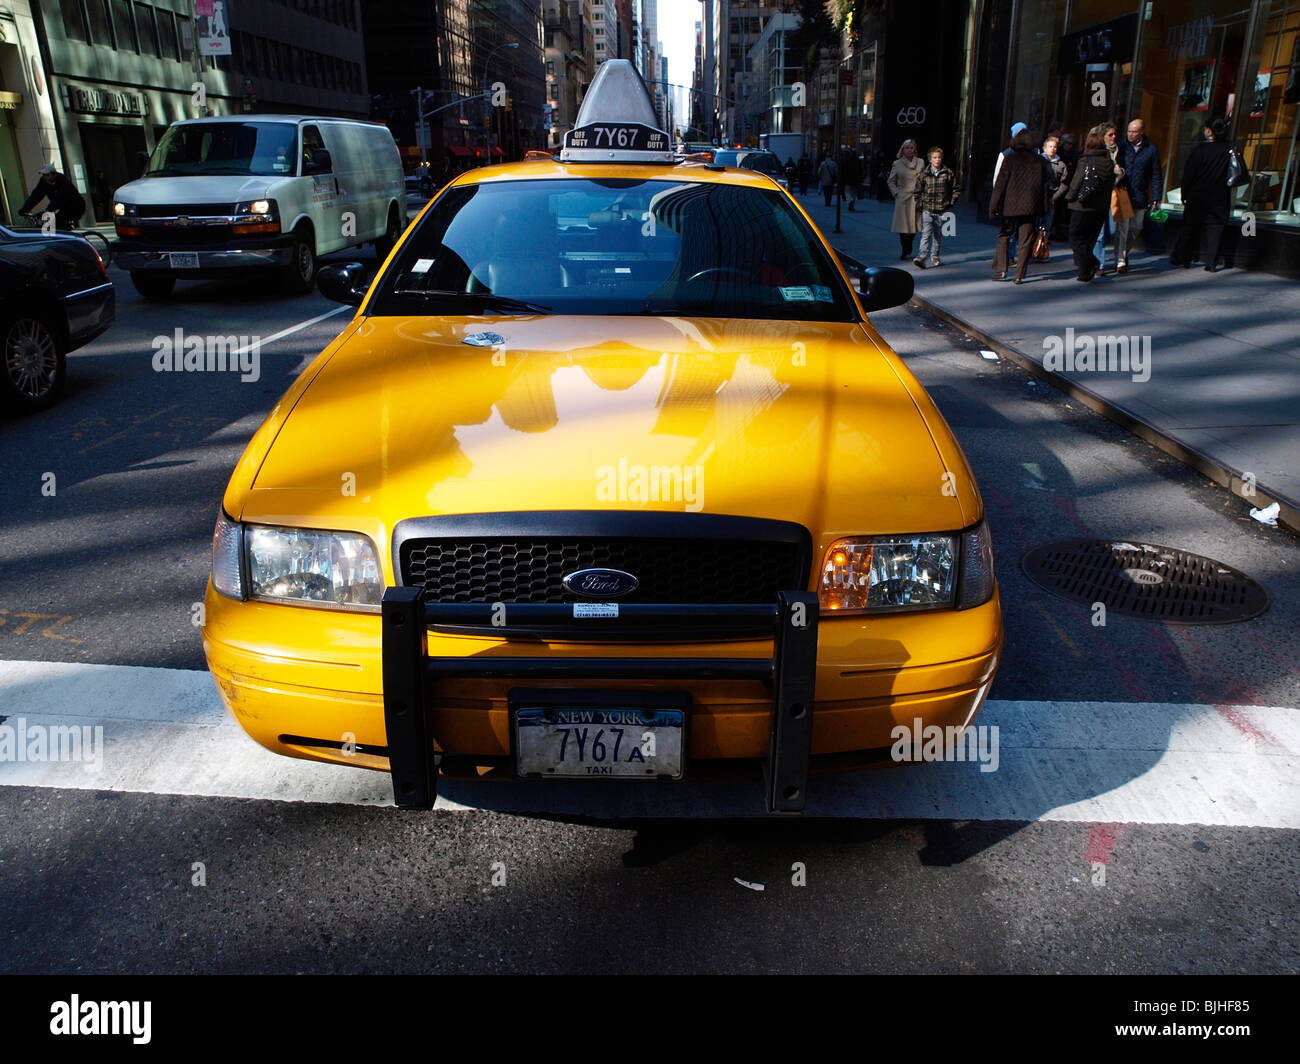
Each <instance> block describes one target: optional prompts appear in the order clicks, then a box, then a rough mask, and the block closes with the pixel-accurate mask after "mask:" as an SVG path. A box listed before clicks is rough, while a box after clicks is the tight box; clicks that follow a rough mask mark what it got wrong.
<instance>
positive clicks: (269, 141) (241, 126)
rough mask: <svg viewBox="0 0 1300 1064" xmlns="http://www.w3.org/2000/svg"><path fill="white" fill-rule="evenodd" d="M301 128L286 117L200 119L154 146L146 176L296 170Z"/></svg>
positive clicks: (269, 174) (273, 173)
mask: <svg viewBox="0 0 1300 1064" xmlns="http://www.w3.org/2000/svg"><path fill="white" fill-rule="evenodd" d="M297 139H298V129H297V127H296V126H292V125H288V124H286V123H284V122H196V123H194V124H192V125H177V126H172V127H171V129H169V130H167V132H166V133H165V134H164V135H163V139H162V140H160V141H159V142H158V146H157V147H156V148H154V151H153V156H152V158H150V160H149V169H148V170H146V171H145V174H144V176H145V177H177V176H181V175H188V174H260V175H263V176H266V177H284V176H287V175H289V174H292V173H293V172H294V169H295V167H294V164H295V162H296V161H297Z"/></svg>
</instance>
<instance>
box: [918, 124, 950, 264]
mask: <svg viewBox="0 0 1300 1064" xmlns="http://www.w3.org/2000/svg"><path fill="white" fill-rule="evenodd" d="M925 156H926V158H927V159H928V160H929V163H930V165H929V166H927V167H926V168H925V169H924V170H922V171H921V176H920V177H918V178H917V183H916V201H917V203H918V204H920V206H921V247H920V250H919V251H918V252H917V255H916V258H914V259H913V260H912V265H913V266H919V267H920V268H921V269H923V270H924V269H925V264H926V259H927V256H928V258H929V263H930V265H931V266H942V265H943V263H942V262H941V261H940V259H939V241H940V238H941V236H942V235H943V215H944V214H945V213H946V212H948V211H950V210H952V205H953V204H954V203H956V202H957V175H956V174H954V173H953V172H952V171H951V170H950V169H948V167H946V166H944V165H943V149H942V148H931V149H930V150H929V151H928V152H926V153H925Z"/></svg>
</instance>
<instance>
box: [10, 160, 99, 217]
mask: <svg viewBox="0 0 1300 1064" xmlns="http://www.w3.org/2000/svg"><path fill="white" fill-rule="evenodd" d="M43 199H48V200H49V201H50V202H49V206H48V207H47V208H46V209H47V210H49V211H52V212H53V213H54V225H55V228H56V229H60V230H62V231H64V232H70V231H71V230H72V228H73V227H74V226H75V225H76V224H77V222H78V221H80V220H81V216H82V215H83V214H85V213H86V201H85V200H84V199H82V198H81V193H80V192H78V191H77V187H76V186H75V185H74V184H73V183H72V182H71V181H69V180H68V178H67V177H66V175H64V174H61V173H59V171H58V170H57V169H56V168H55V166H54V164H53V163H46V164H45V165H44V166H42V167H41V176H40V179H39V180H38V181H37V182H36V187H35V188H34V189H32V194H31V195H30V196H28V197H27V202H26V203H24V204H23V205H22V206H21V207H20V208H19V209H18V213H19V214H27V213H29V212H30V211H31V209H32V208H33V207H35V206H36V204H38V203H40V201H41V200H43Z"/></svg>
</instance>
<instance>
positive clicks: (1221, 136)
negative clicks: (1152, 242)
mask: <svg viewBox="0 0 1300 1064" xmlns="http://www.w3.org/2000/svg"><path fill="white" fill-rule="evenodd" d="M1234 152H1236V147H1235V146H1234V145H1233V144H1232V142H1231V141H1229V140H1228V126H1227V123H1225V122H1224V121H1223V119H1221V118H1215V119H1213V120H1212V121H1209V122H1207V123H1206V124H1205V140H1203V141H1202V142H1201V143H1200V144H1198V145H1196V147H1195V148H1193V149H1192V154H1191V155H1189V156H1188V157H1187V162H1186V163H1184V164H1183V190H1182V195H1183V227H1182V229H1181V230H1180V231H1179V233H1178V243H1177V245H1176V246H1175V248H1174V254H1173V256H1172V257H1171V258H1170V260H1169V262H1170V264H1171V265H1174V266H1183V267H1188V266H1190V265H1191V264H1192V255H1193V254H1194V250H1195V247H1196V240H1197V237H1200V245H1201V260H1202V261H1203V262H1204V263H1205V269H1206V270H1207V271H1208V272H1210V273H1214V272H1215V271H1216V270H1217V269H1218V268H1219V244H1220V242H1221V241H1222V240H1223V227H1224V225H1225V224H1226V223H1227V221H1228V213H1229V210H1230V209H1231V200H1232V189H1231V188H1230V187H1229V186H1228V168H1229V166H1230V165H1231V163H1232V156H1233V153H1234ZM1237 158H1238V160H1240V158H1241V155H1240V153H1239V152H1237ZM1241 166H1242V168H1243V170H1244V168H1245V163H1244V162H1242V163H1241ZM1246 176H1247V180H1249V174H1247V175H1246Z"/></svg>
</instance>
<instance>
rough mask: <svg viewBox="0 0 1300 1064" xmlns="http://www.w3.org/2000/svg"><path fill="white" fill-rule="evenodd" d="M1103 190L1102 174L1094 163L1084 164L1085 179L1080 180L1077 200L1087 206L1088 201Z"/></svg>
mask: <svg viewBox="0 0 1300 1064" xmlns="http://www.w3.org/2000/svg"><path fill="white" fill-rule="evenodd" d="M1099 188H1101V174H1100V173H1099V172H1098V171H1097V168H1096V167H1095V166H1093V165H1092V163H1084V164H1083V177H1081V178H1080V179H1079V192H1078V195H1077V196H1076V200H1077V202H1079V203H1083V204H1085V205H1086V203H1087V201H1088V200H1090V199H1092V197H1093V196H1095V195H1096V194H1097V190H1098V189H1099Z"/></svg>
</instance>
